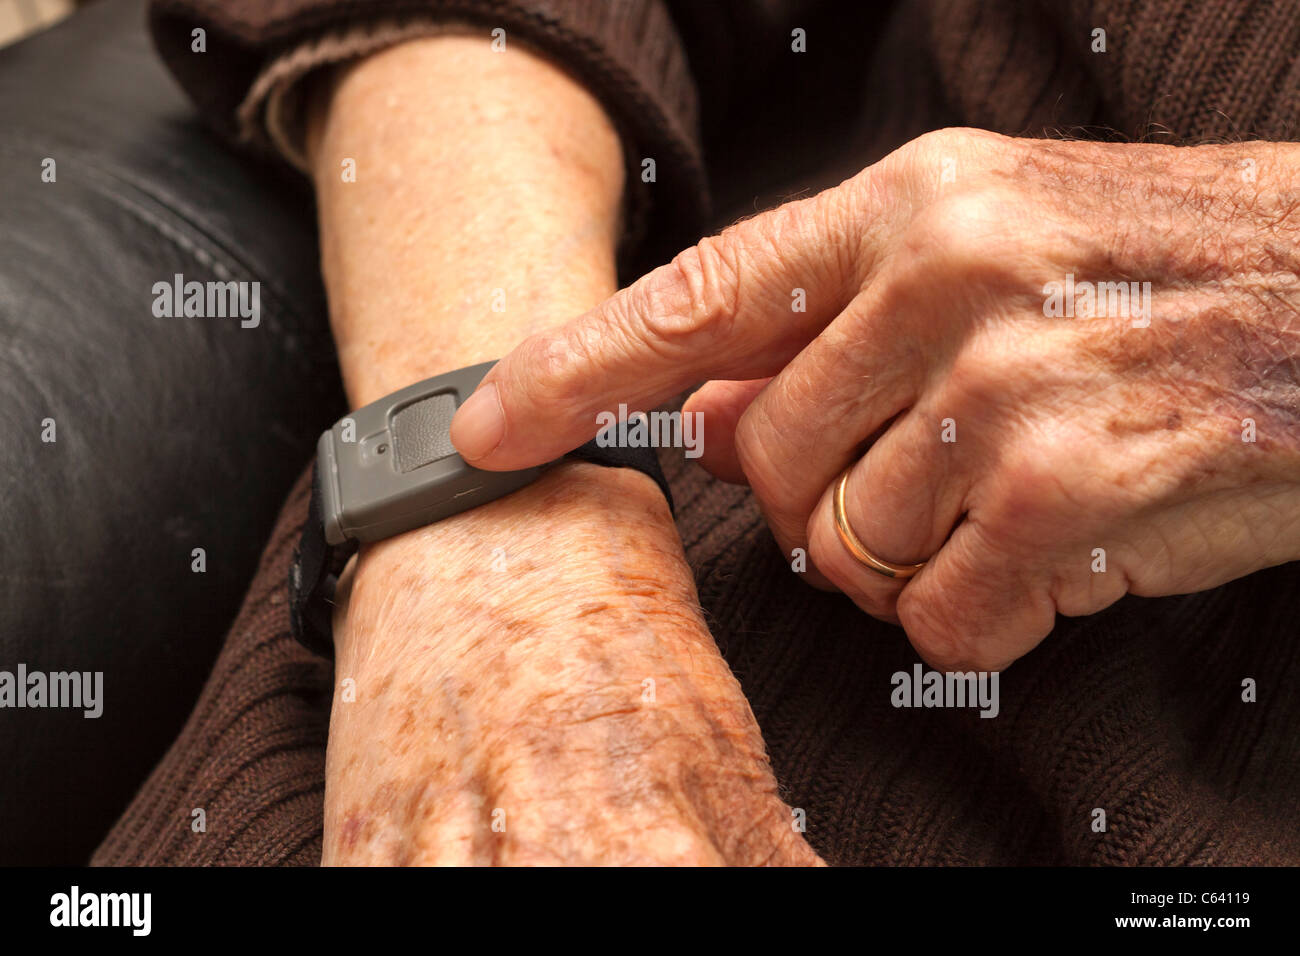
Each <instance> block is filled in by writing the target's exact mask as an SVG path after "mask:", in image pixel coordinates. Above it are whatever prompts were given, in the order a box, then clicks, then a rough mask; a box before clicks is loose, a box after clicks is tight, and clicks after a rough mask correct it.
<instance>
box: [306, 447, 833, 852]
mask: <svg viewBox="0 0 1300 956" xmlns="http://www.w3.org/2000/svg"><path fill="white" fill-rule="evenodd" d="M667 512H668V509H667V506H666V505H665V503H664V500H663V495H662V494H661V493H660V491H659V490H658V488H656V487H655V485H654V484H653V483H652V482H651V481H650V480H649V479H647V478H646V477H645V476H644V475H641V474H639V473H636V472H631V471H624V470H621V469H608V468H600V467H597V466H594V465H573V464H569V465H565V466H563V467H561V468H560V469H557V470H556V471H552V472H550V473H548V474H547V475H545V476H543V477H542V478H541V479H539V480H538V481H537V483H536V484H534V485H531V486H529V487H528V488H525V489H523V490H522V491H519V492H516V493H515V494H513V495H510V496H508V497H506V498H503V499H501V500H499V501H495V502H493V503H491V504H489V505H484V506H482V507H480V508H476V509H474V510H472V511H468V512H465V513H464V514H461V515H457V516H456V517H454V518H450V519H448V520H446V521H442V522H439V523H438V524H436V525H432V526H430V527H427V528H423V529H420V530H418V531H413V532H410V533H408V534H405V535H401V536H399V537H397V538H392V539H389V540H387V541H382V542H380V543H378V544H375V545H371V546H368V547H367V548H366V549H364V550H363V551H362V553H361V555H360V557H359V560H358V562H357V564H356V570H355V576H352V577H351V578H350V579H349V583H348V584H347V586H345V587H344V588H343V589H342V590H341V591H340V594H339V609H338V613H337V615H336V618H335V628H334V630H335V643H336V666H335V675H336V682H337V685H338V687H339V690H340V692H339V693H336V694H335V697H334V709H333V714H332V716H331V719H330V736H329V751H328V756H327V766H326V788H325V847H324V862H325V863H327V864H336V865H337V864H381V865H391V864H452V865H471V864H487V863H494V864H547V865H558V864H586V865H607V864H638V865H645V864H706V865H712V864H736V865H758V864H773V865H780V864H785V865H816V864H818V863H819V862H820V861H819V860H818V858H817V855H816V853H814V852H813V850H812V848H811V847H809V845H808V844H807V843H806V842H805V841H804V838H803V836H802V830H803V828H802V818H801V817H800V816H799V815H797V814H794V813H793V812H792V811H791V809H790V808H789V807H787V806H786V805H785V804H784V803H783V802H782V801H781V799H780V797H779V796H778V795H777V784H776V780H775V778H774V777H773V776H772V771H771V768H770V766H769V764H768V761H767V755H766V753H765V751H764V748H763V739H762V736H761V735H760V733H759V730H758V726H757V725H756V724H755V722H754V717H753V714H752V713H751V712H750V710H749V705H748V704H747V703H746V701H745V697H744V695H743V693H742V692H741V689H740V685H739V684H738V683H737V682H736V679H735V678H734V677H733V676H732V675H731V671H730V670H729V669H728V667H727V665H726V662H725V661H723V659H722V657H721V655H719V653H718V650H717V648H716V647H715V646H714V644H713V639H712V637H711V636H710V635H709V632H708V629H707V628H706V627H705V625H704V622H703V620H702V619H701V618H700V615H699V610H698V606H697V605H696V604H695V591H694V586H693V582H692V581H691V578H690V573H689V568H687V566H686V564H685V561H684V560H682V559H681V555H680V549H681V545H680V543H679V542H678V541H677V538H676V532H675V531H674V529H673V526H672V524H671V523H670V522H669V521H668V520H667V516H668V515H667ZM503 527H504V528H509V529H510V530H509V534H508V535H503V534H502V530H501V529H502V528H503ZM498 546H503V547H502V549H501V550H500V551H497V548H498ZM494 551H495V552H497V553H496V554H495V555H494ZM665 557H667V558H675V560H665Z"/></svg>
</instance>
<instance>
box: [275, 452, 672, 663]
mask: <svg viewBox="0 0 1300 956" xmlns="http://www.w3.org/2000/svg"><path fill="white" fill-rule="evenodd" d="M561 460H578V461H587V462H591V463H592V464H595V465H603V466H605V467H608V468H635V469H636V470H637V471H639V472H641V473H642V474H645V475H648V476H649V477H650V478H652V479H654V482H655V484H657V485H658V486H659V490H660V491H662V492H663V493H664V498H666V499H667V501H668V508H669V510H670V511H674V508H673V495H672V491H671V490H670V489H669V487H668V480H667V479H666V478H665V477H664V473H663V469H662V468H660V467H659V458H658V456H657V455H656V454H655V450H654V449H653V448H626V447H619V446H613V445H608V446H602V445H600V444H598V443H597V439H595V438H593V439H592V440H591V441H589V442H587V443H586V444H585V445H583V446H581V447H580V448H575V449H574V450H573V451H571V452H569V454H567V455H566V456H565V457H564V459H561ZM320 481H321V479H320V475H319V474H318V471H317V466H315V465H313V466H312V481H311V503H310V504H309V505H308V506H307V523H306V524H305V525H303V529H302V538H301V539H300V540H299V542H298V547H297V549H296V550H295V551H294V555H293V564H292V565H291V566H290V568H289V626H290V627H291V629H292V630H293V636H294V637H296V638H297V639H298V641H299V642H300V643H301V644H302V645H303V646H304V647H306V648H307V649H308V650H310V651H313V652H315V653H317V654H320V655H321V656H323V657H331V658H332V657H333V656H334V637H333V623H332V622H333V616H334V588H335V586H336V585H337V583H338V576H339V575H340V574H341V573H342V572H343V566H344V565H345V564H347V562H348V559H349V558H351V557H352V555H353V554H355V553H356V550H357V543H356V542H355V541H345V542H344V543H343V544H341V545H331V544H329V543H328V542H327V541H326V540H325V519H324V509H323V507H322V504H321V501H322V498H321V487H320Z"/></svg>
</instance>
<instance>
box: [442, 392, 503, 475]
mask: <svg viewBox="0 0 1300 956" xmlns="http://www.w3.org/2000/svg"><path fill="white" fill-rule="evenodd" d="M505 433H506V414H505V412H504V411H502V409H501V397H500V396H499V395H498V394H497V387H496V386H495V385H493V384H491V383H489V384H487V385H484V386H483V387H482V388H480V389H479V390H478V391H477V392H475V393H474V394H473V395H471V396H470V397H469V398H467V399H466V400H465V404H464V405H462V406H461V407H460V408H459V409H458V410H457V412H456V415H455V417H454V418H452V420H451V433H450V437H451V443H452V444H453V445H455V446H456V450H457V451H458V452H460V456H461V457H462V458H464V459H465V460H466V461H476V460H477V459H479V458H482V457H484V456H485V455H488V454H490V453H491V452H492V451H493V449H495V448H496V447H497V445H499V444H501V439H502V438H504V437H505Z"/></svg>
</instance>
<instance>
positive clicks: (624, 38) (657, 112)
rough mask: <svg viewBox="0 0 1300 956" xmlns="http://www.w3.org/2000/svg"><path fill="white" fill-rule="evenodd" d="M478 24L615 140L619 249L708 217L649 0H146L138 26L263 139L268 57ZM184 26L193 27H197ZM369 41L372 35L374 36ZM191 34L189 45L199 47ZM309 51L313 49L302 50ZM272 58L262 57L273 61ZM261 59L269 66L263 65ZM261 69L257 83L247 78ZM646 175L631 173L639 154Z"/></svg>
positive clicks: (214, 104)
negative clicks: (622, 225) (536, 58)
mask: <svg viewBox="0 0 1300 956" xmlns="http://www.w3.org/2000/svg"><path fill="white" fill-rule="evenodd" d="M438 24H456V25H458V26H460V27H462V28H468V29H470V30H473V29H481V30H482V32H483V38H484V42H485V43H487V42H489V41H490V40H491V32H492V31H493V30H495V29H497V28H500V29H503V30H505V31H506V32H505V35H506V37H507V42H521V43H523V44H524V45H525V46H527V47H530V48H532V49H535V50H538V51H540V52H542V53H543V54H544V55H547V56H549V57H550V58H551V59H553V60H554V61H555V62H557V63H558V64H560V65H561V66H562V67H563V68H564V69H566V70H567V71H568V72H569V73H570V74H572V75H573V76H574V77H576V78H577V79H578V80H579V81H580V82H582V83H584V84H585V85H586V86H587V88H588V89H589V91H590V92H591V93H592V94H593V95H594V96H595V97H596V98H597V99H598V100H599V101H600V102H601V104H602V105H603V106H604V108H605V110H606V112H607V113H608V114H609V116H610V119H611V120H612V122H613V123H614V125H615V127H616V128H617V129H618V131H619V133H620V135H621V137H622V139H623V143H624V154H625V156H626V158H627V161H628V166H629V171H630V172H633V173H635V175H629V176H628V189H629V197H628V200H629V206H630V210H631V213H632V215H631V223H632V228H633V229H634V230H635V232H636V234H637V235H638V236H639V237H641V238H642V239H643V242H642V244H641V245H640V247H639V248H638V249H636V250H634V251H633V255H631V256H630V257H629V258H631V259H632V260H633V261H634V262H635V263H636V264H637V265H638V266H640V267H645V266H647V265H652V264H656V263H658V262H661V261H664V260H665V259H667V258H668V257H669V256H670V255H671V254H672V253H673V252H675V251H677V250H678V249H680V248H681V247H682V246H684V245H688V244H689V243H690V242H692V241H694V240H695V239H696V238H698V236H699V234H700V231H701V230H702V228H703V225H704V223H705V222H706V221H707V198H708V197H707V189H706V184H705V175H704V170H703V164H702V160H701V157H700V149H699V143H698V131H697V113H696V96H695V90H694V86H693V82H692V78H691V73H690V70H689V69H688V66H687V61H686V55H685V52H684V50H683V47H682V43H681V40H680V38H679V36H678V34H677V32H676V30H675V28H674V26H673V21H672V19H671V17H670V16H669V14H668V11H667V9H666V8H665V7H664V5H663V3H662V2H661V0H617V2H610V0H154V2H153V3H152V4H151V5H150V28H151V30H152V32H153V36H154V41H155V43H156V45H157V47H158V50H159V52H160V53H161V55H162V58H163V60H164V62H165V63H166V64H167V66H168V68H169V69H170V70H171V71H172V73H173V74H174V75H175V76H176V78H177V79H178V80H179V82H180V83H181V85H182V86H183V87H184V88H185V90H186V91H187V92H188V93H189V95H190V97H191V98H192V99H193V100H194V102H195V104H196V105H197V106H198V107H199V110H200V111H201V112H202V113H203V115H204V116H205V118H207V120H208V121H209V122H211V123H212V124H213V125H214V126H215V127H216V128H217V129H218V130H219V131H220V132H222V133H224V134H225V135H227V136H228V137H230V138H232V139H235V140H238V141H241V142H244V143H247V144H250V145H252V146H254V147H262V148H264V149H265V148H269V147H270V146H271V145H272V143H271V139H270V136H269V135H268V133H267V125H266V116H265V109H266V107H267V105H268V104H269V103H270V102H272V101H273V98H274V97H273V94H274V92H275V90H276V83H275V79H276V76H275V75H274V74H275V73H276V72H277V71H284V70H288V71H289V72H292V70H293V69H294V64H295V58H296V62H297V63H298V64H299V65H300V66H301V65H304V64H305V65H308V66H310V65H314V64H323V63H325V62H328V61H329V60H331V59H333V60H337V59H340V58H343V57H344V56H345V55H346V54H347V52H348V51H349V50H351V51H357V50H364V49H375V48H377V47H378V46H380V45H382V41H383V40H384V39H385V38H387V39H389V40H396V39H400V38H401V37H402V36H403V35H405V34H406V33H407V32H408V31H413V32H411V33H410V35H418V34H419V32H421V31H422V30H423V31H425V32H427V28H428V27H429V26H430V25H434V26H436V25H438ZM196 30H202V31H203V33H202V34H201V41H198V40H196V34H195V31H196ZM376 41H378V42H376ZM200 46H201V47H202V50H201V51H200V50H199V49H198V47H200ZM313 58H315V59H313ZM273 67H274V69H272V68H273ZM268 71H271V72H270V75H268ZM259 80H260V83H259ZM645 158H653V159H654V160H655V173H656V175H655V182H654V183H653V184H650V185H652V186H653V188H650V185H647V184H646V183H643V182H642V179H641V175H640V170H641V163H642V160H643V159H645Z"/></svg>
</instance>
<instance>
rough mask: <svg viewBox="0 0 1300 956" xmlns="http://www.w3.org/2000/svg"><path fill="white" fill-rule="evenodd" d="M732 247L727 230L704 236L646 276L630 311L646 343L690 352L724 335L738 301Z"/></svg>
mask: <svg viewBox="0 0 1300 956" xmlns="http://www.w3.org/2000/svg"><path fill="white" fill-rule="evenodd" d="M734 246H735V243H734V240H733V239H732V238H731V237H730V236H729V235H728V234H726V233H723V234H722V235H718V236H708V237H706V238H704V239H701V240H700V241H699V242H698V243H696V244H695V245H693V246H691V247H690V248H688V249H684V250H682V251H681V252H679V253H678V254H677V255H676V256H674V257H673V260H672V261H671V262H670V263H668V264H667V265H665V266H661V267H660V268H658V269H656V270H655V271H654V272H652V273H650V275H649V276H647V278H646V281H645V283H644V285H642V286H641V287H640V288H639V289H638V290H637V291H638V299H639V301H638V302H637V303H636V305H637V308H636V309H635V314H636V316H637V318H638V320H639V323H640V326H641V330H642V331H643V332H644V333H645V336H644V337H645V338H646V339H647V340H648V341H650V342H652V343H655V344H657V345H660V346H665V347H668V348H670V349H672V350H678V349H680V348H682V347H688V348H690V349H692V351H694V350H697V349H699V348H700V347H701V345H703V346H704V347H707V344H708V341H709V340H721V339H724V338H725V337H726V335H727V332H728V330H729V329H730V327H731V324H732V322H733V320H734V317H735V315H736V311H737V308H738V304H739V303H738V295H739V292H738V285H739V272H740V270H739V259H738V257H737V255H736V250H735V248H734ZM701 337H704V342H701Z"/></svg>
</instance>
